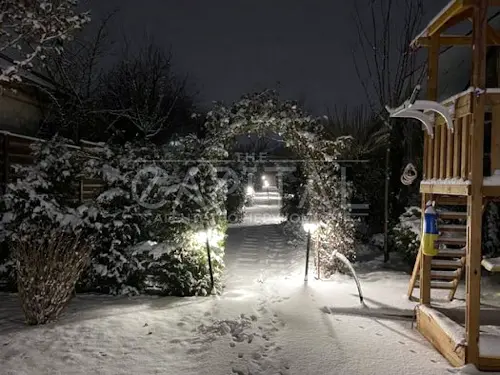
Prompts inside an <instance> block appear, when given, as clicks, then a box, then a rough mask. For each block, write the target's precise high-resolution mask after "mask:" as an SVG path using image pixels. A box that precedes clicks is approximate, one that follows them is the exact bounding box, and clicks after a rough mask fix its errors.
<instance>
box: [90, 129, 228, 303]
mask: <svg viewBox="0 0 500 375" xmlns="http://www.w3.org/2000/svg"><path fill="white" fill-rule="evenodd" d="M219 152H220V150H217V149H216V148H215V149H214V148H211V147H205V146H204V145H203V144H202V141H201V140H199V139H197V138H195V137H187V138H185V139H183V140H182V141H181V142H178V143H176V144H173V145H169V146H166V147H162V148H161V147H159V146H155V145H154V144H150V143H147V144H146V143H145V144H137V143H136V144H126V145H124V146H122V147H119V148H111V147H108V148H106V149H105V151H104V152H102V153H101V157H100V158H99V159H96V160H92V161H90V162H89V163H88V168H87V170H86V176H87V177H91V178H96V179H100V180H101V181H103V182H104V189H103V192H102V193H101V194H100V195H99V196H98V197H97V199H96V208H97V209H96V211H95V213H94V215H93V217H92V221H93V222H94V223H95V225H96V227H97V229H98V230H99V234H100V238H101V241H100V243H99V247H98V248H96V250H95V252H94V256H93V258H92V266H91V267H90V268H89V271H88V273H87V274H86V275H85V277H84V278H83V279H82V280H81V282H80V288H81V289H82V290H93V291H99V292H104V293H112V294H122V293H127V294H129V293H141V292H145V291H148V290H149V289H150V288H149V287H148V285H149V284H148V283H149V282H150V280H151V278H153V279H155V280H156V279H157V278H158V277H159V276H158V274H161V275H160V276H161V277H163V279H164V280H163V281H161V282H159V281H158V280H156V281H155V283H160V284H161V287H160V289H161V293H162V294H178V295H180V294H184V295H186V294H189V293H192V294H203V292H202V291H201V290H202V289H203V288H204V286H203V280H204V278H205V276H204V274H203V272H201V271H197V270H198V269H199V267H200V266H199V262H200V259H199V257H198V258H197V257H196V256H191V255H192V254H195V253H196V252H193V251H191V250H190V248H189V247H186V246H187V245H186V242H185V238H186V235H187V233H190V232H194V231H200V230H203V228H204V226H205V225H211V223H212V222H213V223H221V222H222V223H223V222H224V220H225V216H226V212H225V209H224V201H225V186H224V185H223V184H222V183H221V181H220V180H219V179H218V178H217V170H216V168H215V167H214V166H213V165H212V164H210V163H207V162H204V160H213V159H214V158H216V157H217V156H218V153H219ZM196 160H200V162H196ZM147 241H150V242H155V243H158V244H159V245H158V247H155V250H154V251H155V252H156V251H157V250H158V249H160V248H164V249H165V248H168V249H175V250H172V251H168V252H167V251H165V252H164V253H163V255H162V256H161V259H156V258H155V257H154V256H152V257H151V256H147V254H146V255H145V254H144V252H137V251H136V250H134V249H136V246H137V245H138V244H141V243H146V242H147ZM166 244H176V246H177V247H175V246H174V247H173V246H172V245H168V246H167V245H166ZM155 254H156V253H155ZM179 257H181V258H179ZM179 259H181V260H182V262H183V264H182V266H180V265H179V266H178V267H177V266H176V264H177V263H178V261H179ZM159 262H160V263H161V265H162V266H161V267H160V268H162V269H161V272H160V271H159V268H155V266H154V265H157V264H159ZM150 263H152V264H153V265H150ZM186 270H187V271H189V272H190V276H189V277H187V276H186V275H185V272H187V271H186ZM162 272H163V273H162ZM152 273H153V274H152ZM165 275H168V281H167V280H166V276H165ZM157 276H158V277H157ZM148 280H149V281H148ZM205 290H206V288H205Z"/></svg>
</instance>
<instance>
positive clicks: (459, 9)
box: [426, 0, 472, 36]
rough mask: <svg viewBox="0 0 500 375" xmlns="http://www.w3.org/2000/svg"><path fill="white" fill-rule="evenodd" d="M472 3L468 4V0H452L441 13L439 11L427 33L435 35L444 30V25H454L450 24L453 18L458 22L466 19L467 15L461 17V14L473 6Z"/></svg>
mask: <svg viewBox="0 0 500 375" xmlns="http://www.w3.org/2000/svg"><path fill="white" fill-rule="evenodd" d="M471 6H472V5H470V4H468V2H467V1H464V0H454V1H451V2H450V3H449V4H448V6H446V7H445V8H444V9H443V10H442V11H441V13H439V14H438V15H437V16H436V17H435V18H434V19H433V20H432V21H431V23H430V24H429V25H428V26H427V28H426V30H427V35H428V36H433V35H434V34H436V33H438V32H441V31H444V30H443V27H445V26H447V27H451V26H453V25H451V24H449V21H450V20H451V19H452V18H453V19H455V21H456V22H457V23H458V22H460V21H462V20H464V19H465V16H466V15H464V17H463V18H462V19H461V18H460V17H459V16H460V15H461V14H462V15H463V13H464V12H465V11H466V10H467V9H469V8H470V7H471Z"/></svg>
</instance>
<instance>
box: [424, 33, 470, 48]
mask: <svg viewBox="0 0 500 375" xmlns="http://www.w3.org/2000/svg"><path fill="white" fill-rule="evenodd" d="M417 44H418V45H419V47H430V45H431V38H430V37H428V36H424V37H421V38H419V39H417ZM439 45H440V46H467V47H470V46H471V45H472V38H471V37H470V36H461V35H441V36H440V37H439Z"/></svg>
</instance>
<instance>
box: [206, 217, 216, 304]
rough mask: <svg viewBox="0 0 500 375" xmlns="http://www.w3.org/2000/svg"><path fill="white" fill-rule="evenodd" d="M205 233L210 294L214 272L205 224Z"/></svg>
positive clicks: (212, 287)
mask: <svg viewBox="0 0 500 375" xmlns="http://www.w3.org/2000/svg"><path fill="white" fill-rule="evenodd" d="M205 233H206V235H207V238H206V246H207V258H208V270H209V271H210V294H211V293H212V291H213V289H214V272H213V269H212V255H211V251H210V240H209V238H208V230H207V227H206V225H205Z"/></svg>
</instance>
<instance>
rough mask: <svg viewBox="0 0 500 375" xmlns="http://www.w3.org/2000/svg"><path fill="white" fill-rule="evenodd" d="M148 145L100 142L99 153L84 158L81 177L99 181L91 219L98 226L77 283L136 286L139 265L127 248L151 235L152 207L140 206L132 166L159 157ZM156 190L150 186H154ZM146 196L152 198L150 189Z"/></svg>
mask: <svg viewBox="0 0 500 375" xmlns="http://www.w3.org/2000/svg"><path fill="white" fill-rule="evenodd" d="M158 152H159V151H158V150H157V149H156V148H155V147H154V146H153V145H148V146H145V145H132V144H126V145H124V146H123V147H120V148H113V149H111V148H105V149H104V150H103V152H101V155H100V156H101V157H100V158H99V159H90V160H88V162H87V164H86V169H85V177H86V178H92V179H99V180H101V181H102V182H103V184H104V188H103V191H102V192H101V193H100V194H99V195H98V196H97V197H96V199H95V202H94V204H95V210H92V212H90V213H89V215H90V220H91V221H92V223H93V224H94V225H95V227H96V229H97V230H98V232H99V244H98V246H97V247H96V248H95V249H94V253H93V256H92V262H91V267H89V269H88V272H86V274H85V276H84V277H83V278H82V280H81V281H80V283H79V289H81V290H86V291H89V290H90V291H97V292H104V293H111V294H120V293H122V292H123V291H124V290H126V291H127V292H130V291H134V292H135V293H138V292H139V286H140V285H139V284H140V282H139V279H140V276H139V275H138V272H139V265H138V264H137V261H136V259H134V257H132V256H130V254H129V253H128V252H127V249H128V248H129V247H130V246H132V245H134V244H137V243H139V242H141V241H145V240H147V239H150V233H148V230H149V229H150V227H151V226H152V225H153V223H154V220H153V219H154V217H153V213H152V210H150V209H148V208H147V207H143V206H142V205H141V204H140V203H139V201H138V199H136V198H137V197H135V196H134V192H133V189H134V186H135V187H136V189H140V187H141V184H142V183H143V182H144V181H143V180H142V179H141V177H143V178H146V177H147V176H146V175H144V176H141V175H139V176H138V173H137V171H138V170H140V169H141V167H142V165H141V164H140V163H138V162H137V161H140V160H152V161H154V160H158V159H159V158H160V155H159V154H158ZM153 193H155V192H153ZM151 195H152V196H150V197H148V198H151V199H154V196H153V195H154V194H151Z"/></svg>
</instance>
